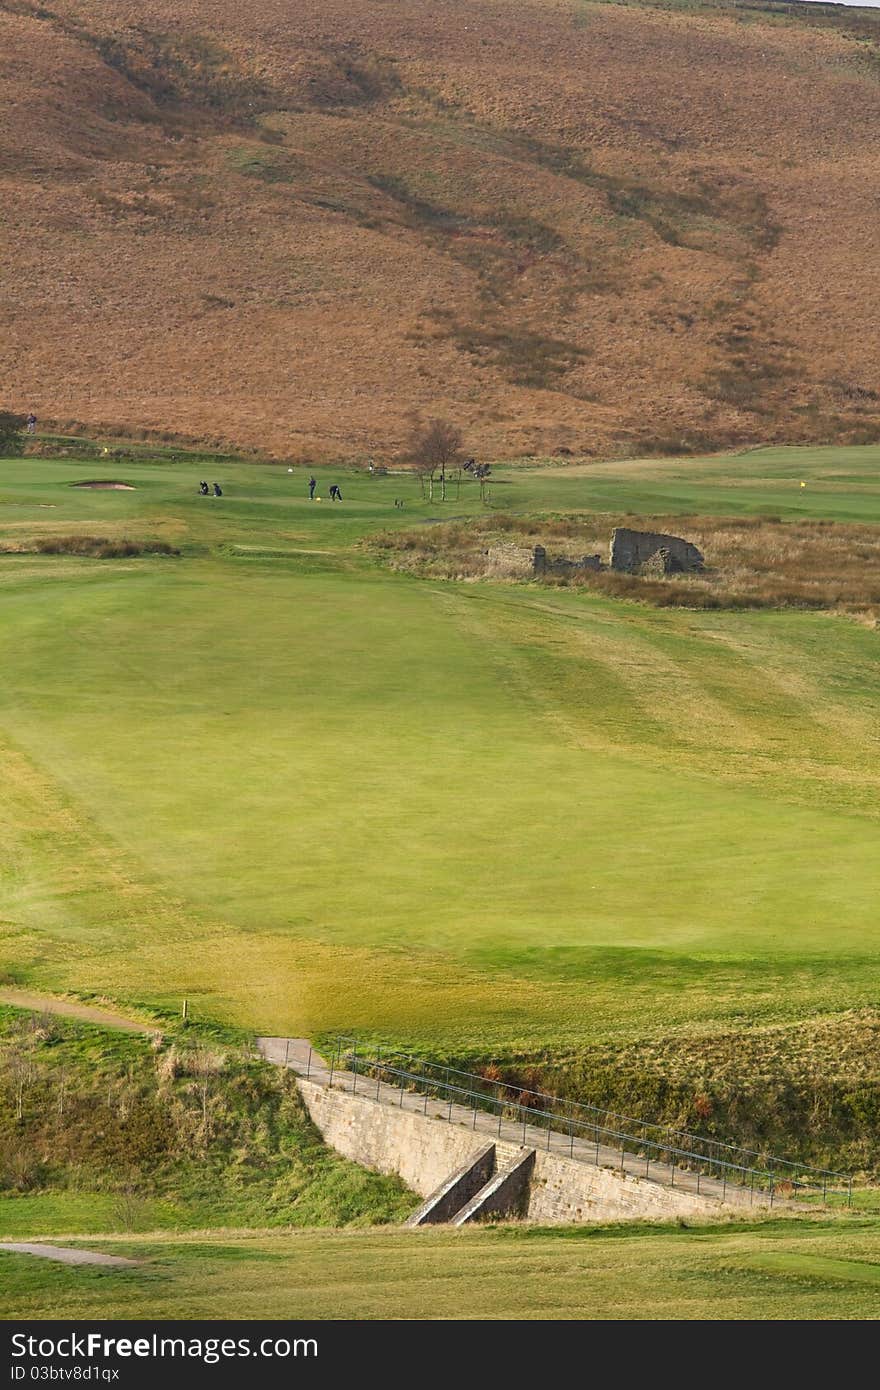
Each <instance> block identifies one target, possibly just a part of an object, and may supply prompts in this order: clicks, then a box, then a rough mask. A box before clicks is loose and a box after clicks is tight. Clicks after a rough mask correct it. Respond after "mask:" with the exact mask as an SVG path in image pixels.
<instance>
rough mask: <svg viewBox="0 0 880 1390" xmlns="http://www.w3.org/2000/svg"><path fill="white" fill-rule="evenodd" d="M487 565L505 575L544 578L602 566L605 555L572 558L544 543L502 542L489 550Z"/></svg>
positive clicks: (502, 575) (501, 575)
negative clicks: (549, 549) (531, 546)
mask: <svg viewBox="0 0 880 1390" xmlns="http://www.w3.org/2000/svg"><path fill="white" fill-rule="evenodd" d="M486 568H487V572H488V573H489V574H494V575H497V576H498V577H499V578H505V579H540V578H542V577H543V576H544V575H545V574H560V575H565V574H573V573H574V572H575V571H577V570H600V569H601V568H602V558H601V556H599V555H583V556H582V557H581V559H580V560H569V559H567V558H566V556H564V555H558V556H552V555H548V554H547V551H546V550H545V548H544V546H543V545H536V546H535V547H534V549H529V547H528V546H525V545H512V544H510V543H504V542H502V543H500V544H499V545H491V546H490V547H489V549H488V550H487V551H486Z"/></svg>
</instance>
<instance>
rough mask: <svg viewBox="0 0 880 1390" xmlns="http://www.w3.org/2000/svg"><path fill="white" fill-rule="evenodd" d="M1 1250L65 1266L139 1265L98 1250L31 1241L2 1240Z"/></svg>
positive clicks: (119, 1256) (134, 1261)
mask: <svg viewBox="0 0 880 1390" xmlns="http://www.w3.org/2000/svg"><path fill="white" fill-rule="evenodd" d="M0 1250H8V1251H9V1253H10V1254H12V1255H37V1256H39V1257H40V1258H41V1259H44V1260H57V1261H58V1262H59V1264H63V1265H127V1266H134V1265H136V1264H137V1260H126V1259H123V1257H122V1255H101V1254H99V1253H98V1251H97V1250H73V1249H71V1247H70V1246H68V1245H42V1244H40V1245H37V1244H36V1243H34V1242H31V1241H18V1240H0Z"/></svg>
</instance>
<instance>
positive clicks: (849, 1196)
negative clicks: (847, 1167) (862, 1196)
mask: <svg viewBox="0 0 880 1390" xmlns="http://www.w3.org/2000/svg"><path fill="white" fill-rule="evenodd" d="M846 1205H847V1206H848V1207H851V1206H852V1174H850V1179H849V1193H848V1195H847V1199H846Z"/></svg>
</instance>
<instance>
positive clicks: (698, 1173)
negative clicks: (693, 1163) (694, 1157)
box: [697, 1168, 700, 1197]
mask: <svg viewBox="0 0 880 1390" xmlns="http://www.w3.org/2000/svg"><path fill="white" fill-rule="evenodd" d="M699 1195H700V1170H699V1168H698V1169H697V1196H698V1197H699Z"/></svg>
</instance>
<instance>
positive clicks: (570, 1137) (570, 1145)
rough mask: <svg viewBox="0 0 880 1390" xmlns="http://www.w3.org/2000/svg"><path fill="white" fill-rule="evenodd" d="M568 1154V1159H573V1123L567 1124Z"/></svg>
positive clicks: (570, 1121)
mask: <svg viewBox="0 0 880 1390" xmlns="http://www.w3.org/2000/svg"><path fill="white" fill-rule="evenodd" d="M568 1153H569V1157H570V1158H574V1121H573V1120H569V1122H568Z"/></svg>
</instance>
